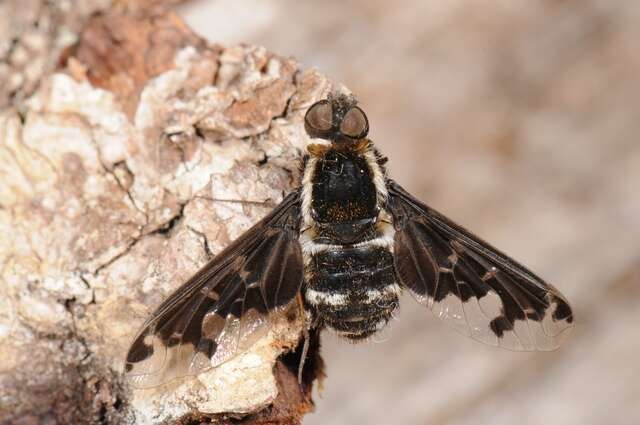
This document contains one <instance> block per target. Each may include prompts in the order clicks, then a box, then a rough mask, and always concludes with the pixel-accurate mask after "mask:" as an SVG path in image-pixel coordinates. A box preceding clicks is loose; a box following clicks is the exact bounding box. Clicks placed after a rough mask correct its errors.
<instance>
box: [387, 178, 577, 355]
mask: <svg viewBox="0 0 640 425" xmlns="http://www.w3.org/2000/svg"><path fill="white" fill-rule="evenodd" d="M388 190H389V202H388V208H389V211H390V212H391V214H392V216H393V220H394V225H395V228H396V234H395V239H394V266H395V271H396V276H397V278H398V281H399V282H400V284H401V285H402V286H403V287H405V288H408V289H409V290H410V292H411V293H412V294H413V295H414V296H415V298H416V299H417V300H418V301H419V302H420V303H422V304H424V305H425V306H427V307H428V308H430V309H431V310H432V311H433V312H434V314H435V315H436V316H437V317H438V318H440V319H442V320H443V321H445V322H447V323H449V324H451V325H453V327H454V328H455V329H456V330H458V331H460V332H462V333H464V334H465V335H468V336H470V337H472V338H474V339H476V340H479V341H481V342H484V343H487V344H490V345H496V346H501V347H504V348H507V349H511V350H527V351H529V350H552V349H555V348H557V347H558V345H559V341H560V336H561V335H562V334H563V333H565V332H564V331H566V330H567V329H569V328H571V327H572V326H573V313H572V311H571V307H570V306H569V303H568V302H567V300H566V299H565V298H564V296H563V295H562V294H561V293H560V292H559V291H558V290H557V289H556V288H554V287H553V286H551V285H549V284H548V283H546V282H544V281H543V280H542V279H540V278H539V277H537V276H536V275H534V274H533V273H532V272H530V271H529V270H527V269H526V268H525V267H524V266H522V265H520V264H519V263H517V262H516V261H514V260H512V259H511V258H509V257H508V256H506V255H505V254H503V253H501V252H500V251H498V250H497V249H495V248H493V247H492V246H491V245H489V244H488V243H486V242H484V241H482V240H481V239H480V238H478V237H477V236H474V235H473V234H471V233H470V232H469V231H467V230H465V229H464V228H462V227H461V226H459V225H457V224H455V223H453V222H452V221H451V220H449V219H448V218H446V217H444V216H443V215H442V214H440V213H438V212H437V211H435V210H433V209H432V208H430V207H428V206H427V205H425V204H423V203H422V202H420V201H418V200H417V199H415V198H414V197H413V196H411V195H410V194H409V193H408V192H406V191H405V190H404V189H403V188H402V187H400V186H399V185H398V184H397V183H395V182H394V181H392V180H389V181H388Z"/></svg>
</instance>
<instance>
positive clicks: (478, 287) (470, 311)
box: [126, 94, 573, 386]
mask: <svg viewBox="0 0 640 425" xmlns="http://www.w3.org/2000/svg"><path fill="white" fill-rule="evenodd" d="M304 125H305V129H306V131H307V133H308V134H309V136H310V137H311V138H314V139H324V140H326V141H329V143H327V142H323V143H322V144H320V143H316V144H311V145H309V147H308V153H307V154H306V155H305V157H304V160H303V177H302V182H301V185H300V187H299V188H297V189H296V190H295V191H293V193H291V194H289V195H288V196H286V197H285V198H284V200H283V201H282V203H280V205H278V206H277V207H276V208H275V209H274V210H273V211H271V213H269V214H268V215H267V216H266V217H265V218H263V219H262V220H261V221H260V222H259V223H258V224H256V225H255V226H253V227H252V228H251V229H249V230H248V231H247V232H246V233H244V234H243V235H242V236H240V237H239V238H238V239H237V240H235V241H234V242H233V243H232V244H231V245H230V246H229V247H227V248H226V249H225V250H223V251H222V252H221V253H220V254H218V255H217V256H216V257H215V258H213V259H212V260H211V261H210V262H209V263H208V264H206V265H205V266H204V267H203V268H202V269H201V270H200V271H198V272H197V273H196V274H195V276H193V277H192V278H191V279H190V280H189V281H187V282H186V283H185V284H184V285H183V286H182V287H180V288H179V289H178V290H177V291H176V292H175V293H173V294H172V295H171V296H170V297H169V298H168V299H167V300H166V301H164V302H163V303H162V304H161V305H160V306H159V307H158V308H157V309H156V311H155V312H154V313H153V314H152V315H151V316H150V317H149V318H148V319H147V321H146V322H145V323H144V325H143V327H142V330H141V331H140V333H139V334H138V336H137V337H136V339H135V340H134V342H133V344H132V345H131V348H130V349H129V352H128V354H127V363H126V372H127V374H128V376H129V378H130V381H131V382H132V383H133V384H134V385H137V386H154V385H158V384H161V383H164V382H167V381H168V380H170V379H172V378H175V377H181V376H186V375H194V374H197V373H199V372H201V371H203V370H206V369H209V368H212V367H215V366H217V365H219V364H221V363H222V362H224V361H226V360H228V359H230V358H232V357H233V356H235V355H236V354H238V353H240V352H242V351H243V350H246V349H247V348H248V347H249V346H250V345H251V344H252V343H253V342H255V341H256V339H257V338H258V336H259V335H263V334H264V332H265V331H266V330H268V329H269V326H270V323H272V322H273V320H274V318H275V317H276V316H277V315H279V314H282V312H285V311H287V310H289V309H291V308H302V309H303V310H304V313H305V316H306V320H305V321H304V323H306V325H305V329H301V331H302V332H307V331H309V330H319V329H324V328H328V329H330V330H332V331H335V332H336V333H337V334H338V335H340V336H342V337H344V338H347V339H349V340H354V341H357V340H362V339H365V338H367V337H369V336H371V335H373V334H374V333H376V332H377V331H379V330H380V329H382V328H383V327H384V326H385V325H386V324H387V322H388V321H389V320H390V318H391V317H392V316H393V314H394V312H395V310H396V309H397V308H398V303H399V300H398V297H399V295H400V293H401V292H402V291H403V290H407V291H408V292H410V293H411V294H412V295H413V296H414V297H415V298H416V299H417V301H418V302H419V303H421V304H423V305H424V306H425V307H427V308H429V309H430V310H432V311H433V312H434V313H435V316H436V317H438V318H439V319H441V320H443V321H445V322H447V323H449V324H451V325H453V327H454V328H456V329H457V330H459V331H461V332H462V333H464V334H466V335H468V336H470V337H472V338H474V339H477V340H479V341H482V342H485V343H488V344H492V345H496V346H502V347H504V348H507V349H512V350H550V349H554V348H556V347H557V346H558V337H559V336H560V334H561V333H562V332H563V331H565V330H566V329H568V328H570V327H572V326H573V325H572V323H573V316H572V311H571V308H570V306H569V304H568V303H567V301H566V299H565V298H564V297H563V296H562V294H561V293H560V292H559V291H558V290H556V289H555V288H554V287H553V286H551V285H549V284H547V283H545V282H544V281H543V280H542V279H540V278H539V277H537V276H536V275H534V274H533V273H531V272H530V271H529V270H527V269H526V268H525V267H523V266H522V265H520V264H518V263H517V262H515V261H514V260H512V259H510V258H509V257H507V256H506V255H505V254H503V253H501V252H500V251H498V250H496V249H495V248H493V247H491V246H490V245H489V244H487V243H486V242H484V241H482V240H481V239H479V238H478V237H476V236H474V235H473V234H471V233H470V232H468V231H467V230H465V229H464V228H462V227H461V226H459V225H457V224H455V223H453V222H451V221H450V220H449V219H447V218H446V217H444V216H443V215H442V214H440V213H438V212H437V211H435V210H433V209H432V208H431V207H429V206H427V205H425V204H424V203H422V202H420V201H419V200H417V199H415V198H414V197H413V196H411V195H410V194H409V193H407V192H406V191H405V190H404V189H403V188H402V187H401V186H400V185H398V184H397V183H396V182H395V181H393V180H391V179H390V178H388V177H387V175H386V170H385V165H384V164H385V161H386V158H384V157H383V156H381V155H380V153H379V152H378V151H377V150H376V149H375V147H374V146H373V143H372V142H371V140H369V139H368V138H367V134H368V132H369V123H368V120H367V117H366V115H365V113H364V111H363V110H362V109H360V108H359V107H358V106H357V105H356V100H355V98H353V97H352V96H346V95H343V94H332V95H330V96H329V97H328V99H325V100H321V101H319V102H317V103H315V104H313V105H312V106H311V107H310V108H309V110H308V111H307V113H306V115H305V119H304Z"/></svg>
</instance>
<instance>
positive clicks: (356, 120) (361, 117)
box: [340, 106, 369, 139]
mask: <svg viewBox="0 0 640 425" xmlns="http://www.w3.org/2000/svg"><path fill="white" fill-rule="evenodd" d="M340 133H342V134H343V135H345V136H347V137H350V138H352V139H362V138H364V137H366V136H367V133H369V120H367V116H366V115H365V114H364V111H363V110H362V109H360V108H358V107H357V106H354V107H353V108H351V109H349V111H347V113H346V114H345V115H344V118H343V119H342V122H341V123H340Z"/></svg>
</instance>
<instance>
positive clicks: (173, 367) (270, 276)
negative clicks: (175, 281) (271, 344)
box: [125, 192, 303, 388]
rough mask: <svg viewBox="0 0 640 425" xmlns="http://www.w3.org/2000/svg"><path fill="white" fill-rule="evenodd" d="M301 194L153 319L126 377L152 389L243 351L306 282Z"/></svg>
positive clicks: (134, 345) (238, 241)
mask: <svg viewBox="0 0 640 425" xmlns="http://www.w3.org/2000/svg"><path fill="white" fill-rule="evenodd" d="M298 234H299V193H297V192H296V193H293V194H291V195H289V196H287V197H286V198H285V199H284V200H283V201H282V203H281V204H280V205H278V206H277V207H276V208H275V209H274V210H273V211H272V212H271V213H270V214H269V215H268V216H267V217H265V218H264V219H263V220H262V221H260V222H259V223H257V224H256V225H255V226H253V227H252V228H251V229H249V230H248V231H247V232H245V233H244V234H243V235H242V236H240V237H239V238H238V239H236V240H235V241H234V242H233V243H232V244H231V245H230V246H229V247H227V248H226V249H225V250H224V251H222V252H221V253H220V254H218V255H217V256H216V257H215V258H213V259H212V260H211V261H210V262H209V263H207V264H206V265H205V266H204V267H203V268H202V269H200V270H199V271H198V272H197V273H196V274H195V275H194V276H193V277H192V278H191V279H189V280H188V281H187V282H186V283H185V284H184V285H182V286H181V287H180V288H178V289H177V290H176V291H175V292H174V293H173V294H172V295H170V296H169V297H168V298H167V299H166V300H165V301H164V302H163V303H162V304H161V305H160V306H159V307H158V308H157V309H156V310H155V312H154V313H153V314H152V315H151V316H150V317H149V318H148V319H147V321H146V322H145V323H144V325H143V326H142V329H141V330H140V332H139V333H138V335H137V336H136V338H135V340H134V341H133V343H132V344H131V347H130V348H129V352H128V354H127V358H126V366H125V370H126V376H127V379H128V380H129V382H130V383H131V384H132V385H133V386H134V387H142V388H144V387H153V386H157V385H160V384H163V383H166V382H168V381H170V380H172V379H174V378H180V377H183V376H189V375H196V374H198V373H200V372H202V371H205V370H207V369H210V368H212V367H215V366H217V365H219V364H221V363H223V362H225V361H227V360H229V359H231V358H232V357H234V356H235V355H236V354H237V353H240V352H242V351H245V350H246V349H248V348H249V347H250V346H251V344H253V343H254V342H255V341H256V340H257V339H258V338H259V337H260V336H262V335H264V334H265V333H266V332H267V331H268V329H269V324H270V321H271V319H273V316H274V315H277V314H281V313H283V312H285V311H287V310H288V309H289V308H290V307H292V306H293V304H294V299H295V298H296V295H297V294H298V292H299V290H300V286H301V284H302V280H303V262H302V253H301V248H300V244H299V242H298Z"/></svg>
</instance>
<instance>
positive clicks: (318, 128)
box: [304, 100, 333, 137]
mask: <svg viewBox="0 0 640 425" xmlns="http://www.w3.org/2000/svg"><path fill="white" fill-rule="evenodd" d="M304 126H305V128H306V129H307V133H309V135H310V136H312V137H321V136H322V134H323V133H326V132H328V131H330V130H331V129H332V127H333V108H332V107H331V103H330V102H329V101H328V100H321V101H319V102H316V103H314V104H313V105H311V107H310V108H309V110H308V111H307V113H306V115H305V116H304Z"/></svg>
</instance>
